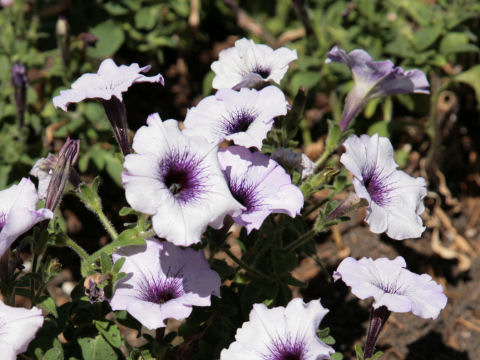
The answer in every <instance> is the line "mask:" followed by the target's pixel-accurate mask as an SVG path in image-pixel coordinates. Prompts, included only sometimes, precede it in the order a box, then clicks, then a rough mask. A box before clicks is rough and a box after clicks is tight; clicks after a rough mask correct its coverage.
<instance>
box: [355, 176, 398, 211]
mask: <svg viewBox="0 0 480 360" xmlns="http://www.w3.org/2000/svg"><path fill="white" fill-rule="evenodd" d="M362 177H363V183H364V185H365V187H366V188H367V191H368V193H369V194H370V198H371V199H372V201H373V202H375V203H376V204H377V205H379V206H384V205H386V204H388V202H389V201H390V192H391V190H392V189H391V186H390V184H389V182H388V181H387V179H386V178H387V176H382V172H381V171H378V169H375V168H372V169H370V170H367V171H365V173H364V174H362Z"/></svg>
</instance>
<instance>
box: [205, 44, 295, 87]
mask: <svg viewBox="0 0 480 360" xmlns="http://www.w3.org/2000/svg"><path fill="white" fill-rule="evenodd" d="M296 59H297V51H296V50H290V49H288V48H286V47H281V48H280V49H277V50H273V49H272V48H270V47H269V46H267V45H263V44H255V43H254V42H253V40H247V39H245V38H243V39H240V40H237V41H235V46H234V47H231V48H228V49H225V50H222V51H221V52H220V54H219V59H218V61H214V62H213V63H212V66H211V68H212V70H213V72H214V73H215V75H216V76H215V77H214V78H213V83H212V86H213V88H214V89H222V88H233V89H235V90H238V89H240V88H242V87H257V86H259V85H262V84H264V83H267V82H269V81H274V82H276V83H277V84H279V83H280V80H282V78H283V76H284V75H285V73H286V72H287V70H288V64H289V63H290V62H292V61H293V60H296Z"/></svg>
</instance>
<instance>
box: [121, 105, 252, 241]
mask: <svg viewBox="0 0 480 360" xmlns="http://www.w3.org/2000/svg"><path fill="white" fill-rule="evenodd" d="M147 124H148V126H143V127H141V128H140V129H139V130H138V131H137V133H136V135H135V138H134V139H133V149H134V150H135V151H136V152H137V154H130V155H128V156H126V158H125V163H124V168H125V169H126V170H127V171H126V172H124V173H122V181H123V185H124V187H125V192H126V197H127V201H128V203H129V204H130V205H131V206H132V208H133V209H135V210H137V211H141V212H143V213H146V214H150V215H153V218H152V222H153V229H154V231H155V233H156V234H157V235H158V236H159V237H162V238H165V239H167V240H168V241H171V242H173V243H174V244H176V245H182V246H189V245H191V244H194V243H197V242H199V241H200V237H201V235H202V233H203V232H204V231H205V230H206V228H207V226H208V225H210V226H212V227H214V228H216V229H219V228H221V227H222V226H223V219H224V218H225V216H226V215H227V214H230V213H233V214H238V213H239V212H240V211H241V210H243V207H242V205H240V204H239V203H238V202H237V201H236V200H235V199H234V198H233V196H232V195H231V193H230V191H229V189H228V186H227V183H226V181H225V177H224V176H223V173H222V171H221V170H220V166H219V163H218V159H217V151H218V148H217V145H216V144H210V143H209V142H208V141H207V140H206V139H204V138H202V137H193V136H192V137H190V136H186V135H184V134H183V133H182V132H181V131H180V130H179V128H178V123H177V121H176V120H167V121H165V122H162V120H161V119H160V117H159V116H158V114H152V115H150V116H149V117H148V119H147Z"/></svg>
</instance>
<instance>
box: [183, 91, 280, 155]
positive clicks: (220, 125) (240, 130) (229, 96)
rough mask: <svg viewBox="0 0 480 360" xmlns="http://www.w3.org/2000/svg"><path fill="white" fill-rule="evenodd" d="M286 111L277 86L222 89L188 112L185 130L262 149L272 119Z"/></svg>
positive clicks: (217, 141)
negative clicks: (258, 89)
mask: <svg viewBox="0 0 480 360" xmlns="http://www.w3.org/2000/svg"><path fill="white" fill-rule="evenodd" d="M286 113H287V101H286V100H285V95H284V94H283V92H282V91H281V90H280V89H278V88H277V87H275V86H268V87H266V88H264V89H262V90H260V91H257V90H255V89H240V91H239V92H238V91H235V90H232V89H220V90H218V91H217V93H216V94H215V95H212V96H208V97H206V98H205V99H203V100H202V101H200V103H199V104H198V105H197V106H195V107H194V108H192V109H190V110H189V111H188V112H187V116H186V118H185V122H184V125H185V130H184V132H185V134H187V135H190V136H203V137H205V138H206V139H207V140H208V141H210V142H213V143H217V144H218V143H219V142H221V141H222V140H232V141H233V142H234V143H235V144H237V145H242V146H245V147H256V148H257V149H261V148H262V141H263V140H264V139H265V138H266V137H267V133H268V132H269V131H270V129H271V128H272V126H273V119H274V118H275V117H277V116H280V115H285V114H286Z"/></svg>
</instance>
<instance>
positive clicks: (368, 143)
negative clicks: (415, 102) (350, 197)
mask: <svg viewBox="0 0 480 360" xmlns="http://www.w3.org/2000/svg"><path fill="white" fill-rule="evenodd" d="M343 145H344V146H345V149H346V152H345V153H344V154H343V155H342V157H341V158H340V162H341V163H342V164H343V165H345V167H346V168H347V169H348V170H350V171H351V172H352V173H353V175H354V179H353V186H354V187H355V191H356V193H357V195H358V196H359V197H360V198H362V199H366V200H367V201H368V204H369V206H368V208H367V217H366V218H365V221H366V222H367V223H368V224H369V225H370V230H371V231H372V232H374V233H376V234H380V233H383V232H386V233H387V235H388V236H389V237H391V238H392V239H395V240H404V239H408V238H418V237H420V236H421V235H422V232H423V231H424V230H425V227H424V226H423V225H422V219H421V218H420V214H421V213H422V212H423V211H424V210H425V207H424V205H423V198H424V197H425V195H427V189H426V183H425V179H423V178H421V177H419V178H413V177H411V176H410V175H408V174H407V173H405V172H403V171H400V170H397V166H398V165H397V164H396V163H395V160H394V159H393V147H392V144H391V143H390V140H388V139H387V138H385V137H379V136H378V135H377V134H375V135H374V136H372V137H370V136H368V135H362V136H361V137H357V136H356V135H352V136H350V137H349V138H348V139H347V140H346V141H345V142H344V143H343Z"/></svg>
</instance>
